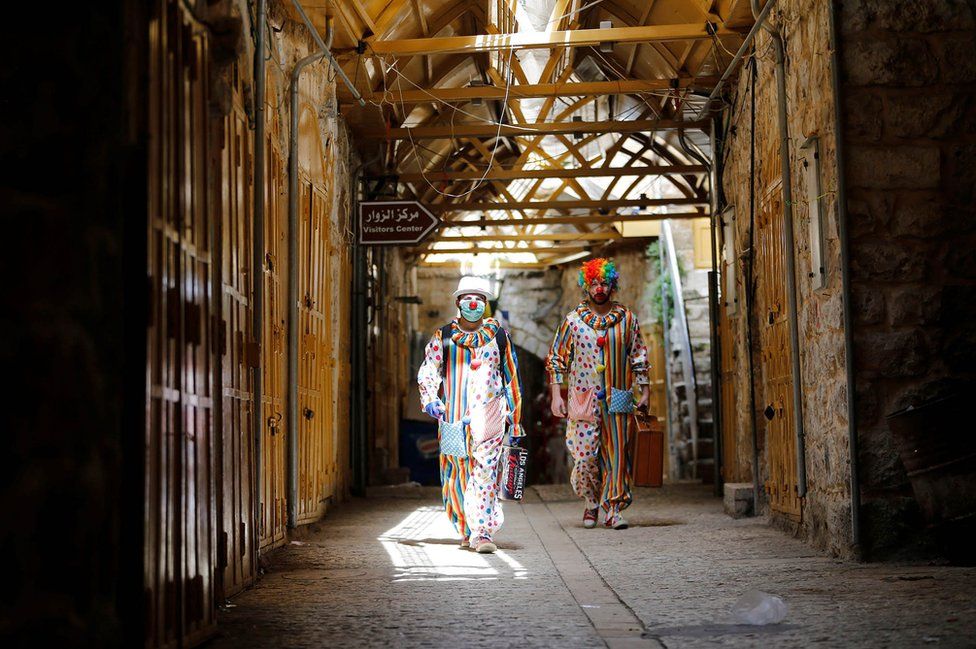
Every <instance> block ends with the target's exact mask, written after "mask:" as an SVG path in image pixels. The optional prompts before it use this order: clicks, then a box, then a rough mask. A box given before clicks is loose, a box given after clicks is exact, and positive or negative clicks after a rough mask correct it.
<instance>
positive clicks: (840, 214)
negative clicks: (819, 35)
mask: <svg viewBox="0 0 976 649" xmlns="http://www.w3.org/2000/svg"><path fill="white" fill-rule="evenodd" d="M827 11H828V12H829V14H830V79H831V83H832V85H833V90H834V138H835V141H834V147H835V154H834V155H836V156H837V198H836V200H837V229H838V231H839V232H838V236H839V237H840V281H841V294H842V299H843V304H844V370H845V372H846V374H847V440H848V444H849V452H850V454H851V457H850V467H851V478H850V479H851V543H852V545H853V546H854V551H855V552H856V553H860V546H861V481H860V478H859V477H858V440H857V409H856V407H855V406H856V403H855V401H854V399H855V395H856V390H855V389H854V388H855V386H854V379H855V377H854V317H853V315H852V314H853V308H852V306H851V274H850V268H851V253H850V239H849V235H848V230H847V182H846V181H845V179H844V135H843V131H842V126H843V110H842V108H841V106H842V103H843V102H842V99H841V96H840V89H841V85H840V54H839V48H840V37H839V35H838V32H837V15H836V13H837V8H836V6H835V2H834V0H830V2H828V3H827Z"/></svg>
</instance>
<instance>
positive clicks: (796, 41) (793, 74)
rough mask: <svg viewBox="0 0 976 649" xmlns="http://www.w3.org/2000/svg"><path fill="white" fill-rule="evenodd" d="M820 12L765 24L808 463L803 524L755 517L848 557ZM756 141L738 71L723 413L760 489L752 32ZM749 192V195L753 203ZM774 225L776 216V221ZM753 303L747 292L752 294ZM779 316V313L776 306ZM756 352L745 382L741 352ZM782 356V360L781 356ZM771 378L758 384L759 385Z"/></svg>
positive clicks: (778, 15) (743, 75)
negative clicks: (729, 344)
mask: <svg viewBox="0 0 976 649" xmlns="http://www.w3.org/2000/svg"><path fill="white" fill-rule="evenodd" d="M827 9H828V3H826V2H821V1H818V0H780V1H779V2H778V4H777V7H776V8H775V9H774V10H773V14H772V16H771V18H770V22H771V24H772V25H774V26H776V27H778V28H779V29H780V30H781V32H782V34H783V37H784V41H785V49H786V87H787V106H788V127H789V150H790V165H791V170H792V174H793V195H794V196H793V199H794V204H793V218H794V241H795V243H794V247H795V251H796V286H797V303H798V329H799V335H800V341H801V343H800V346H801V355H800V356H801V360H800V367H801V373H800V381H801V388H802V395H803V398H802V405H803V422H804V428H805V434H806V455H805V463H806V470H807V490H808V491H807V496H806V499H805V503H804V505H803V514H802V522H801V523H800V524H799V525H798V526H797V525H796V524H795V523H792V522H790V521H789V519H788V518H787V517H786V516H783V515H781V514H779V513H777V512H771V511H770V508H769V507H768V503H766V502H762V503H760V511H762V512H766V513H770V514H771V516H772V519H773V521H774V522H776V523H778V524H782V525H787V526H789V527H791V528H796V532H797V533H799V534H801V535H802V536H804V537H805V538H807V539H808V540H809V542H811V543H812V544H813V545H814V546H815V547H818V548H822V549H825V550H827V551H829V552H831V553H834V554H838V555H850V554H852V553H853V551H854V550H853V548H851V546H850V540H851V508H850V502H851V498H850V487H849V452H848V444H847V402H846V393H845V390H846V387H845V386H846V379H845V376H846V374H845V368H844V359H845V356H844V345H843V311H842V294H841V274H840V265H839V260H840V248H839V235H838V228H837V206H836V188H837V182H836V180H837V165H836V157H835V151H834V149H835V147H834V133H835V130H834V129H835V125H834V118H833V96H832V94H831V68H830V51H829V22H828V13H827ZM755 52H756V54H755V57H754V59H755V60H754V63H755V66H756V78H755V105H756V110H755V132H754V133H753V132H752V127H751V122H752V101H753V97H752V96H751V93H752V74H751V66H752V64H753V61H751V60H750V61H747V62H746V64H745V65H744V67H743V68H742V71H741V72H740V74H739V78H738V83H737V84H736V85H735V86H734V88H733V92H732V94H731V97H730V100H729V102H730V105H729V109H728V110H729V111H730V113H731V115H730V122H729V124H730V128H729V132H728V134H727V137H726V141H725V142H723V143H722V145H723V146H722V155H723V158H724V162H723V189H724V192H725V200H726V201H727V203H728V204H729V205H732V206H734V215H735V217H734V222H733V227H734V228H735V232H736V235H735V256H736V259H737V262H736V263H735V264H734V267H735V273H736V282H737V293H738V296H739V305H740V308H739V310H738V313H737V314H735V315H734V316H732V317H731V319H730V321H731V334H732V340H733V341H734V344H735V346H736V349H735V352H736V353H735V356H736V359H737V361H736V367H735V377H736V380H735V403H734V404H723V412H724V413H725V416H727V417H729V416H732V417H736V431H737V440H736V442H737V443H736V458H737V463H738V464H739V466H738V467H736V469H737V473H739V474H740V475H751V473H752V471H751V470H750V469H751V466H750V465H751V456H752V449H753V444H752V433H751V431H752V426H753V425H755V426H756V427H757V437H758V441H759V449H758V450H759V458H760V467H759V470H760V475H759V483H760V485H764V484H765V483H766V481H767V480H768V479H769V473H768V466H769V464H768V461H769V460H768V453H769V451H770V449H769V448H768V446H767V444H766V441H765V440H766V435H765V422H766V420H765V418H764V417H762V416H761V415H760V412H761V411H762V409H763V408H765V405H766V403H765V401H764V393H763V385H764V381H765V380H766V379H764V367H763V363H762V362H761V354H760V350H759V340H760V335H759V327H760V326H762V325H763V323H764V322H765V319H766V314H765V313H763V314H760V313H757V312H756V309H752V312H751V313H750V310H749V309H747V308H745V307H746V306H747V304H746V296H747V282H748V280H747V279H746V278H745V273H746V270H747V269H748V266H749V264H747V263H746V262H745V259H746V258H747V257H748V256H749V255H750V254H752V252H753V251H752V250H750V243H751V242H753V243H754V241H755V238H756V237H755V236H751V234H752V235H755V233H756V232H757V231H758V230H757V228H758V225H757V214H758V213H759V211H760V210H761V209H762V205H763V202H764V201H767V200H775V199H776V198H777V197H778V196H779V195H780V188H779V186H778V185H777V184H776V183H778V182H779V181H780V179H781V170H780V157H779V142H780V140H779V133H778V127H777V112H776V106H777V93H776V85H775V80H774V59H773V49H772V42H771V39H770V36H769V35H768V34H766V33H765V32H763V33H760V34H759V36H758V37H757V42H756V50H755ZM811 136H815V137H817V138H818V139H819V147H820V169H821V192H820V198H821V204H822V208H823V213H824V220H825V233H824V239H825V251H824V255H825V259H826V286H825V287H824V288H823V289H820V290H814V289H813V287H812V284H811V281H810V280H809V274H810V272H811V257H810V235H809V219H810V216H809V200H810V198H811V194H810V191H809V189H808V188H807V187H806V180H805V175H804V173H803V171H804V169H803V166H802V159H801V151H800V146H801V145H802V144H803V143H804V142H805V141H806V140H807V139H808V138H810V137H811ZM751 145H754V147H755V176H753V175H752V172H751V168H750V157H751V153H750V149H751ZM750 183H753V184H752V190H753V196H752V197H751V196H750ZM780 218H781V217H780ZM752 277H753V279H752V287H754V289H755V290H757V291H763V290H765V288H766V286H765V285H764V281H763V279H762V278H761V277H760V276H759V269H758V268H755V269H753V272H752ZM750 293H751V291H750ZM781 307H782V309H786V308H787V305H786V304H785V303H784V304H782V305H781ZM749 318H751V326H752V328H753V345H754V347H753V349H752V350H750V349H749V348H748V345H747V339H748V337H747V331H748V327H749V325H750V322H749ZM750 351H752V353H753V354H754V356H753V359H754V362H753V365H754V372H753V374H752V375H751V376H750V372H749V364H748V354H749V353H750ZM786 353H787V354H788V353H789V348H788V346H787V347H786ZM768 374H769V372H768V369H767V370H766V377H767V378H770V377H768ZM750 381H755V383H754V384H753V386H752V387H753V388H754V389H755V390H756V406H757V411H759V412H750V392H749V390H750Z"/></svg>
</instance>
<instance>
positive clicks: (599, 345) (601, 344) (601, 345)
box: [596, 336, 607, 347]
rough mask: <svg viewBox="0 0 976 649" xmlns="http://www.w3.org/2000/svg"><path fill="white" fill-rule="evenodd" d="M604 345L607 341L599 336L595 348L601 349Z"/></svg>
mask: <svg viewBox="0 0 976 649" xmlns="http://www.w3.org/2000/svg"><path fill="white" fill-rule="evenodd" d="M606 344H607V339H606V338H605V337H604V336H600V337H599V338H597V339H596V345H597V347H603V346H604V345H606Z"/></svg>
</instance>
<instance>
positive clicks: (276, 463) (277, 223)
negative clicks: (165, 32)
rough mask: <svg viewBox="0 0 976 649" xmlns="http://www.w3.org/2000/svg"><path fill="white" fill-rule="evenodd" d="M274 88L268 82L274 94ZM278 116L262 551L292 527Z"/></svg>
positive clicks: (272, 156) (268, 195) (268, 229)
mask: <svg viewBox="0 0 976 649" xmlns="http://www.w3.org/2000/svg"><path fill="white" fill-rule="evenodd" d="M271 92H272V91H271V90H270V84H269V94H270V93H271ZM275 120H276V118H273V119H269V123H268V131H267V132H268V140H267V141H266V142H265V144H264V146H265V147H266V155H267V168H266V170H265V172H266V174H267V186H266V187H265V214H264V217H265V219H264V225H265V229H264V232H265V234H264V242H265V256H264V269H263V272H264V291H265V292H264V331H263V332H262V343H261V349H262V359H261V360H262V363H263V367H262V371H263V373H264V374H263V377H264V379H263V381H264V382H263V386H262V395H261V401H262V403H263V405H264V425H263V426H262V431H263V433H262V437H261V462H262V464H261V485H260V493H261V521H260V539H261V541H260V548H261V550H262V551H264V550H267V549H271V548H274V547H277V546H279V545H282V544H283V543H284V542H285V527H286V524H287V518H286V504H287V500H286V497H287V494H286V492H285V480H286V476H285V457H286V454H287V445H288V440H287V437H286V436H287V435H288V434H289V432H290V431H288V430H287V425H286V424H287V420H286V417H285V380H286V377H285V368H286V360H287V359H286V339H287V326H286V320H285V319H286V317H287V310H286V308H285V306H286V299H287V293H286V284H285V282H286V280H287V268H288V256H287V255H288V246H287V236H288V223H287V213H286V210H285V207H286V202H285V200H284V196H285V187H286V182H285V174H284V166H283V165H282V157H281V152H280V150H279V149H278V147H277V145H275V144H274V142H276V141H277V139H278V133H277V128H275V126H276V124H277V122H276V121H275Z"/></svg>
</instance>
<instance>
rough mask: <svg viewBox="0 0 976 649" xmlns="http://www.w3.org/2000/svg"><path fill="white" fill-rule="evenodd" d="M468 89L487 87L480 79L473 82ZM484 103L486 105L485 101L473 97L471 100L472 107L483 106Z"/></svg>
mask: <svg viewBox="0 0 976 649" xmlns="http://www.w3.org/2000/svg"><path fill="white" fill-rule="evenodd" d="M468 87H469V88H484V87H485V82H484V81H482V80H480V79H473V80H472V81H471V83H469V84H468ZM484 103H485V101H484V99H482V98H481V97H472V98H471V105H472V106H481V105H483V104H484Z"/></svg>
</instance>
